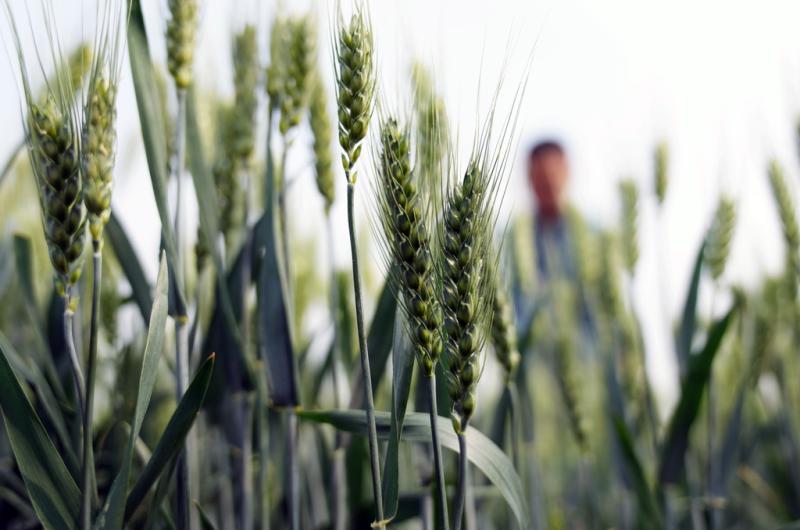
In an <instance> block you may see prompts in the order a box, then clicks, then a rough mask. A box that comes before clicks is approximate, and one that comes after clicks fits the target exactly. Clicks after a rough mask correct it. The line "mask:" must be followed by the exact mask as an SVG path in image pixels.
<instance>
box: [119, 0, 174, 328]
mask: <svg viewBox="0 0 800 530" xmlns="http://www.w3.org/2000/svg"><path fill="white" fill-rule="evenodd" d="M130 5H131V8H130V22H129V24H128V54H129V56H130V64H131V76H132V78H133V88H134V91H135V93H136V106H137V108H138V110H139V122H140V124H141V128H142V140H143V142H144V150H145V154H146V155H147V166H148V168H149V170H150V171H149V172H150V182H151V184H152V186H153V196H154V198H155V201H156V207H157V208H158V215H159V217H160V218H161V239H162V242H163V245H164V248H165V249H166V251H167V261H168V263H169V267H170V276H171V280H170V285H172V292H173V293H174V294H175V296H176V299H175V304H176V307H175V311H176V314H177V315H178V316H185V315H186V301H185V299H184V295H183V293H182V292H181V290H180V285H181V284H180V282H176V281H175V280H174V278H175V274H176V272H177V271H176V269H175V264H176V263H177V256H178V253H177V245H176V242H175V241H176V240H175V233H174V230H173V227H172V222H173V221H172V216H171V215H170V211H169V204H168V203H167V178H168V175H167V167H168V160H167V138H166V135H165V134H164V132H165V131H166V126H165V124H164V119H163V116H162V115H161V112H160V109H161V103H160V100H159V95H158V84H157V82H156V77H155V73H154V72H153V63H152V62H151V60H150V47H149V45H148V43H147V28H146V27H145V23H144V16H143V15H142V6H141V3H140V0H131V4H130ZM148 314H149V313H148Z"/></svg>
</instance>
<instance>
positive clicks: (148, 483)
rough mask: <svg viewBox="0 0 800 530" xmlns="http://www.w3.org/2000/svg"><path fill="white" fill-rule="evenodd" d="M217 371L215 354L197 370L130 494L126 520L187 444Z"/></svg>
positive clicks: (126, 505)
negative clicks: (184, 443)
mask: <svg viewBox="0 0 800 530" xmlns="http://www.w3.org/2000/svg"><path fill="white" fill-rule="evenodd" d="M213 371H214V355H211V356H210V357H208V359H206V360H205V361H203V364H201V365H200V368H198V369H197V373H196V374H195V376H194V380H192V382H191V384H190V385H189V388H188V389H186V393H185V394H184V395H183V397H182V398H181V401H180V403H178V407H177V408H176V409H175V412H174V413H173V414H172V417H171V418H170V420H169V423H167V427H166V428H165V429H164V434H162V435H161V438H160V439H159V440H158V444H157V445H156V448H155V449H154V450H153V455H152V456H151V457H150V460H149V461H148V462H147V465H146V466H145V468H144V469H143V470H142V473H141V475H139V478H138V479H137V481H136V484H135V485H134V486H133V489H132V490H131V493H130V495H128V500H127V502H126V504H125V518H126V520H127V519H128V518H129V517H130V516H131V515H133V512H135V511H136V508H137V507H138V506H139V504H140V503H141V502H142V500H143V499H144V497H145V495H147V492H148V491H150V488H151V487H152V486H153V484H154V483H155V481H156V480H158V477H159V476H160V475H161V473H162V472H163V471H164V469H165V468H167V464H168V463H169V462H170V460H171V459H172V458H173V457H175V456H176V455H177V454H178V453H179V452H180V450H181V448H182V447H183V442H184V440H185V438H186V435H187V434H188V433H189V429H191V427H192V424H193V423H194V419H195V417H196V416H197V412H198V411H199V410H200V407H202V406H203V401H204V400H205V397H206V391H207V390H208V383H209V382H210V381H211V374H212V373H213Z"/></svg>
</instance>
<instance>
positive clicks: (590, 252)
mask: <svg viewBox="0 0 800 530" xmlns="http://www.w3.org/2000/svg"><path fill="white" fill-rule="evenodd" d="M566 217H567V225H568V227H569V233H570V236H571V237H570V242H571V243H572V245H571V246H572V255H573V262H574V263H575V273H576V276H577V279H578V281H579V283H580V285H581V286H582V287H585V286H590V285H594V284H595V282H596V281H597V274H598V264H597V256H596V252H595V250H596V249H595V245H594V241H593V240H592V237H591V235H590V234H589V228H588V227H587V225H586V220H585V219H584V218H583V215H581V213H580V212H579V211H578V209H577V208H575V207H572V206H569V207H568V208H567V210H566Z"/></svg>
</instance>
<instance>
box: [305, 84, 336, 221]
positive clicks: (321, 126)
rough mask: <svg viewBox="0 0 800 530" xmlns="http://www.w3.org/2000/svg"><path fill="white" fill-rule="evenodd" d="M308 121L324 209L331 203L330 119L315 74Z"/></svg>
mask: <svg viewBox="0 0 800 530" xmlns="http://www.w3.org/2000/svg"><path fill="white" fill-rule="evenodd" d="M308 121H309V125H310V126H311V133H312V135H313V137H314V141H313V146H312V147H313V151H314V172H315V175H316V181H317V189H318V190H319V193H320V195H322V198H323V199H324V200H325V211H326V212H328V211H330V209H331V206H332V205H333V201H334V199H335V198H336V197H335V190H334V186H333V153H332V152H331V119H330V116H329V115H328V97H327V93H326V91H325V84H324V82H323V81H322V78H321V77H320V76H319V75H317V76H315V78H314V80H313V81H312V84H311V94H310V96H309V104H308Z"/></svg>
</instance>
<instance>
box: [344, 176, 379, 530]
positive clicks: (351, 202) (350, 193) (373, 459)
mask: <svg viewBox="0 0 800 530" xmlns="http://www.w3.org/2000/svg"><path fill="white" fill-rule="evenodd" d="M348 173H349V172H348ZM346 176H347V225H348V230H349V233H350V253H351V257H352V261H353V291H354V294H355V299H356V300H355V301H356V327H357V329H358V347H359V350H360V351H361V376H362V378H363V383H364V400H365V402H366V404H367V435H368V437H369V456H370V466H371V468H372V492H373V496H374V499H375V510H376V512H377V516H378V519H377V521H376V522H375V526H376V527H377V528H385V527H386V521H384V515H383V492H382V491H381V462H380V454H379V452H378V451H379V450H378V430H377V428H376V426H375V401H374V399H373V397H372V374H371V373H370V367H369V352H368V350H367V334H366V331H365V330H364V308H363V307H362V302H361V274H360V272H359V268H358V250H357V248H356V226H355V193H356V185H355V182H353V181H352V180H351V179H350V175H349V174H348V175H346Z"/></svg>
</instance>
